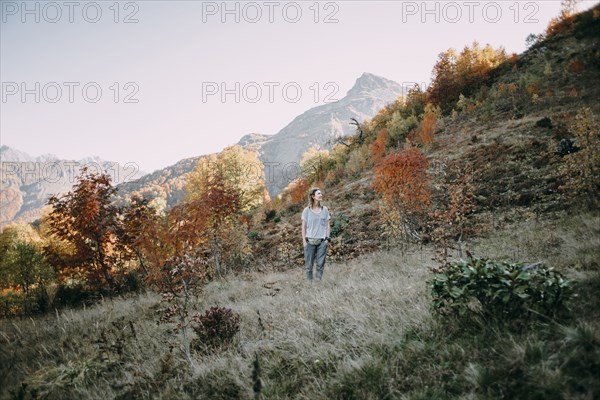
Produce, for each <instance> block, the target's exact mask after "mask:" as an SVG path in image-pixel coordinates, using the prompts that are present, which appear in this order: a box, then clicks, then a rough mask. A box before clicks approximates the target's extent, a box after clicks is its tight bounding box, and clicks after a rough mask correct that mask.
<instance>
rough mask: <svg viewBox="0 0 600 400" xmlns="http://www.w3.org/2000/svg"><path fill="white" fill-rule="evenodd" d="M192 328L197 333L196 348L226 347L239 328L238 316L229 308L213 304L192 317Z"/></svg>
mask: <svg viewBox="0 0 600 400" xmlns="http://www.w3.org/2000/svg"><path fill="white" fill-rule="evenodd" d="M192 329H193V330H194V332H196V335H198V339H197V341H196V342H195V347H196V348H202V347H204V348H205V349H215V348H218V347H227V346H228V345H229V344H230V343H231V342H232V341H233V338H234V336H235V335H236V334H237V333H238V332H239V330H240V316H239V315H238V314H236V313H234V312H233V311H231V309H229V308H225V307H218V306H214V307H211V308H210V309H209V310H206V312H205V313H204V315H197V316H195V317H194V324H193V325H192Z"/></svg>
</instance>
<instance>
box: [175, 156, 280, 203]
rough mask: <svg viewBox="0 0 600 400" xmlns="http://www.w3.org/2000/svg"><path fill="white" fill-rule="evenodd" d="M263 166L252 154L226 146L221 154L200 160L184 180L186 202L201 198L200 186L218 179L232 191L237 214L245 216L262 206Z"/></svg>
mask: <svg viewBox="0 0 600 400" xmlns="http://www.w3.org/2000/svg"><path fill="white" fill-rule="evenodd" d="M263 170H264V166H263V164H262V162H261V161H260V160H259V159H258V157H257V155H256V153H255V152H253V151H249V150H245V149H243V148H242V147H241V146H239V145H235V146H230V147H228V148H226V149H224V150H223V151H222V152H221V153H218V154H213V155H210V156H207V157H203V158H202V159H201V160H200V161H199V162H198V165H197V166H196V168H195V169H194V171H192V172H191V173H190V174H189V176H188V179H187V184H186V187H185V190H186V199H185V200H186V201H192V200H193V199H194V198H196V197H201V196H202V195H203V193H204V192H205V191H206V189H205V188H204V185H205V184H207V182H210V181H211V179H212V177H215V176H217V175H218V176H219V179H221V180H222V181H223V184H225V185H226V186H228V187H229V188H231V189H232V190H235V192H236V196H237V197H238V201H239V203H238V205H239V212H248V211H251V210H252V209H254V208H256V207H257V206H258V205H259V204H262V203H263V202H264V201H265V200H266V199H268V195H266V194H265V193H266V192H265V177H264V171H263Z"/></svg>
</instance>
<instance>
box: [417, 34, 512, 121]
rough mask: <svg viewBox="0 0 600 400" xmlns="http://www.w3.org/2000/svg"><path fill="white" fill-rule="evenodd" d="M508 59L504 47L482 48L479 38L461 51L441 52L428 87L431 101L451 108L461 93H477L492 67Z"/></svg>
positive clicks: (443, 109)
mask: <svg viewBox="0 0 600 400" xmlns="http://www.w3.org/2000/svg"><path fill="white" fill-rule="evenodd" d="M507 60H508V56H507V55H506V51H505V50H504V48H502V47H500V48H499V49H497V50H494V49H493V48H492V47H491V46H490V45H486V46H485V47H484V48H481V47H480V46H479V43H477V42H473V44H472V45H471V47H468V46H467V47H465V48H464V49H463V50H462V52H461V53H460V54H457V53H456V50H454V49H448V50H447V51H445V52H442V53H440V55H439V56H438V61H437V63H436V64H435V66H434V67H433V72H432V79H431V85H430V86H429V88H428V90H427V100H428V102H430V103H432V104H434V105H437V106H440V107H441V109H442V111H444V112H449V111H450V110H451V109H452V107H453V106H454V104H455V103H456V101H458V99H459V96H460V95H461V94H463V95H464V96H470V95H472V94H474V93H476V92H477V91H478V90H479V89H480V87H481V86H482V85H484V84H485V83H486V80H487V79H488V78H489V77H490V74H491V72H492V71H493V69H494V68H496V67H497V66H499V65H500V64H501V63H503V62H505V61H507Z"/></svg>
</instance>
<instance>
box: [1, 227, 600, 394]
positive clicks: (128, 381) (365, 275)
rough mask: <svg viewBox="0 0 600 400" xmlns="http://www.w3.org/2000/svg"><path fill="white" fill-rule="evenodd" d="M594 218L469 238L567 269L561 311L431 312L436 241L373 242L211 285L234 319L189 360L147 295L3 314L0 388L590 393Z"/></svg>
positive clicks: (497, 252)
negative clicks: (308, 265) (490, 316)
mask: <svg viewBox="0 0 600 400" xmlns="http://www.w3.org/2000/svg"><path fill="white" fill-rule="evenodd" d="M598 226H600V217H599V216H598V215H596V216H592V215H584V216H581V217H578V218H568V219H564V220H560V221H556V222H553V223H521V224H516V225H513V226H511V227H510V229H508V230H505V231H502V232H498V233H497V234H496V235H495V236H494V237H493V238H490V239H487V240H482V241H480V242H478V243H477V244H474V249H475V250H474V251H477V252H478V253H480V254H482V255H488V256H492V257H514V256H517V257H518V258H520V259H526V260H535V261H544V262H547V263H550V264H551V265H555V266H557V267H558V268H561V269H564V270H568V271H569V275H570V276H571V277H573V278H576V279H577V280H578V282H579V283H578V287H577V292H578V297H577V298H576V299H575V301H573V302H572V304H571V307H572V310H573V312H572V314H571V316H570V317H567V318H566V319H563V320H560V321H556V320H540V321H538V322H535V323H532V324H531V325H529V326H526V327H524V328H523V329H520V330H517V331H514V330H511V329H509V328H508V327H506V326H503V325H501V324H493V323H492V324H490V322H489V321H487V322H486V321H482V320H480V322H479V323H474V324H472V325H470V326H464V325H462V324H461V323H460V321H456V320H451V319H446V320H444V319H437V318H433V317H432V314H431V313H430V311H429V304H430V296H429V293H428V288H427V283H426V281H427V280H428V279H429V278H430V277H431V275H430V272H429V267H432V266H433V265H434V264H433V263H432V262H431V261H429V259H430V256H431V253H430V252H429V251H428V250H423V251H418V250H416V251H412V252H409V253H404V254H401V253H400V252H397V251H389V252H376V253H372V254H370V255H365V256H362V257H359V258H358V259H356V260H354V261H352V262H349V263H330V264H328V266H327V267H326V272H325V278H326V279H325V280H324V281H323V282H322V283H321V284H320V285H308V284H306V283H304V282H303V275H302V270H301V269H293V270H288V271H286V272H281V273H269V274H250V275H247V276H245V277H238V278H236V279H230V280H228V281H215V282H212V283H210V284H209V285H208V286H207V287H206V288H205V290H204V293H203V295H202V297H201V298H199V299H198V300H197V303H196V305H195V307H196V308H197V309H198V310H203V309H206V308H208V307H210V306H213V305H220V306H225V307H229V308H231V309H232V310H234V312H236V313H238V314H239V315H240V317H241V323H240V332H239V333H238V334H237V336H236V337H235V339H234V342H233V343H231V344H230V345H229V346H228V347H226V348H222V349H216V350H213V351H212V352H208V353H207V352H205V351H203V349H202V348H201V347H198V348H196V349H195V350H194V351H193V355H194V358H195V360H196V362H197V364H196V366H195V367H194V368H192V369H190V368H189V367H188V365H187V364H186V363H185V361H184V360H183V358H182V357H181V354H180V352H179V345H180V338H179V336H178V335H175V334H173V333H172V332H170V330H169V328H168V326H166V325H157V323H156V321H157V318H156V315H155V310H156V309H157V307H158V305H159V302H160V298H159V296H157V295H155V294H152V293H147V294H143V295H140V296H139V297H134V298H128V299H117V300H108V299H107V300H104V301H102V302H101V303H100V304H98V305H96V306H94V307H91V308H87V309H84V310H78V311H65V312H61V313H57V314H56V315H54V316H49V317H47V318H44V319H25V320H21V321H3V329H2V337H1V338H0V339H1V340H2V342H1V344H2V352H1V355H2V359H3V363H2V371H1V372H2V374H1V376H2V377H3V378H2V379H3V380H2V382H0V383H1V386H2V387H3V388H4V389H3V398H13V397H14V398H48V399H62V398H93V399H105V398H120V399H138V398H169V399H172V398H178V399H190V398H210V399H238V398H242V399H244V398H246V399H251V398H254V396H255V393H254V390H253V387H256V388H257V391H258V392H260V396H261V397H260V398H273V399H285V398H305V399H326V398H339V399H384V398H390V399H391V398H403V399H449V398H489V399H500V398H514V399H516V398H522V399H534V398H536V399H568V398H569V399H573V398H579V399H592V398H596V397H597V396H598V395H600V385H599V383H598V381H597V379H596V378H597V376H598V372H600V326H599V323H598V321H600V319H599V318H598V317H600V315H599V314H598V310H600V308H599V307H598V306H599V305H600V304H599V303H598V297H597V291H598V290H599V289H600V275H599V274H598V269H597V265H598V263H600V256H599V255H598V252H597V251H596V250H597V249H598V245H599V242H598V240H599V239H598V238H599V237H600V236H599V235H600V232H599V230H598ZM529 244H531V245H529ZM594 265H595V266H596V267H595V268H593V269H590V266H594ZM476 321H478V320H476ZM256 360H258V361H256ZM253 374H255V378H253ZM256 375H258V377H256ZM257 381H260V388H258V386H255V385H256V382H257ZM11 392H12V393H13V394H10V393H11Z"/></svg>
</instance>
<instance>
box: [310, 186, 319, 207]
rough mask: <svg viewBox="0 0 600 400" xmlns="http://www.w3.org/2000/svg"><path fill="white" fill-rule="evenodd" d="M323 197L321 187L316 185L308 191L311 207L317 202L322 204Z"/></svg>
mask: <svg viewBox="0 0 600 400" xmlns="http://www.w3.org/2000/svg"><path fill="white" fill-rule="evenodd" d="M322 199H323V194H322V193H321V189H319V188H317V187H315V188H312V189H310V190H309V191H308V205H309V206H310V207H312V206H314V205H315V204H318V205H321V200H322Z"/></svg>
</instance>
